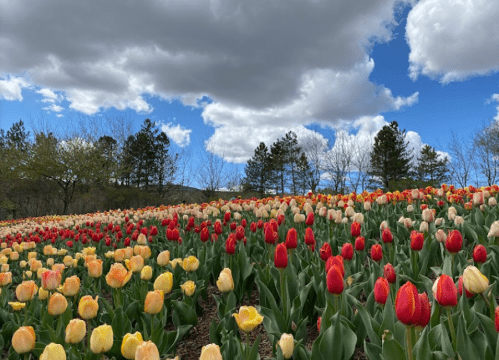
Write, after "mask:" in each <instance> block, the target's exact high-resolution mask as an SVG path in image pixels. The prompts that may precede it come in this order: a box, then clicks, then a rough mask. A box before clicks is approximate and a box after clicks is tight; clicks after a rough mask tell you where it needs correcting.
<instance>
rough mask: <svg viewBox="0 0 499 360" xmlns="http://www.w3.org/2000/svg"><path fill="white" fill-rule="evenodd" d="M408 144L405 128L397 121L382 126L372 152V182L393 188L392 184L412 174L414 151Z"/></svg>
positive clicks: (386, 187)
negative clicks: (410, 149) (401, 128)
mask: <svg viewBox="0 0 499 360" xmlns="http://www.w3.org/2000/svg"><path fill="white" fill-rule="evenodd" d="M407 146H408V143H407V142H406V140H405V130H404V131H401V130H400V129H399V127H398V123H397V122H396V121H392V122H391V123H390V124H389V125H385V126H383V127H382V128H381V130H380V131H379V132H378V134H377V135H376V137H375V138H374V145H373V149H372V152H371V170H370V177H371V184H373V185H378V184H379V185H381V186H383V187H384V188H385V189H390V190H391V187H390V185H392V184H393V183H395V182H397V181H399V180H402V179H404V178H406V177H408V176H409V175H410V170H411V165H410V163H411V160H412V151H408V150H407Z"/></svg>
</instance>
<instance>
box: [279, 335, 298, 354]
mask: <svg viewBox="0 0 499 360" xmlns="http://www.w3.org/2000/svg"><path fill="white" fill-rule="evenodd" d="M277 344H278V346H279V347H280V348H281V350H282V355H283V356H284V358H285V359H290V358H291V356H293V350H294V348H295V342H294V338H293V335H291V334H282V335H281V339H280V340H279V341H278V342H277Z"/></svg>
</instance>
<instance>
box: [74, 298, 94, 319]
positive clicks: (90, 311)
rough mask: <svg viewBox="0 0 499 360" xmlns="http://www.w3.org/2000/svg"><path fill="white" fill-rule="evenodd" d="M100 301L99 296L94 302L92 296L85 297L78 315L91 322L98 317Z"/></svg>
mask: <svg viewBox="0 0 499 360" xmlns="http://www.w3.org/2000/svg"><path fill="white" fill-rule="evenodd" d="M98 300H99V296H96V297H95V300H94V299H93V298H92V297H91V296H90V295H85V296H83V297H82V298H81V299H80V303H79V304H78V314H80V316H81V318H82V319H85V320H89V319H93V318H94V317H96V316H97V311H99V303H98Z"/></svg>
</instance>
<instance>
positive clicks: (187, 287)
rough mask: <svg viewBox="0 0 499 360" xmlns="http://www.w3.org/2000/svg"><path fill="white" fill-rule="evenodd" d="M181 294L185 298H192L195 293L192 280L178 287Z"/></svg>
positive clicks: (194, 285)
mask: <svg viewBox="0 0 499 360" xmlns="http://www.w3.org/2000/svg"><path fill="white" fill-rule="evenodd" d="M180 288H181V289H182V292H183V293H184V294H185V295H187V296H192V295H193V294H194V291H196V284H195V283H194V281H192V280H187V281H186V282H185V283H183V284H182V285H180Z"/></svg>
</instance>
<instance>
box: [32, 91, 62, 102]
mask: <svg viewBox="0 0 499 360" xmlns="http://www.w3.org/2000/svg"><path fill="white" fill-rule="evenodd" d="M36 93H37V94H40V95H42V96H43V99H42V102H56V101H60V100H61V97H60V96H59V95H57V94H56V93H55V92H53V91H52V90H50V89H47V88H43V89H40V90H37V91H36Z"/></svg>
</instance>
